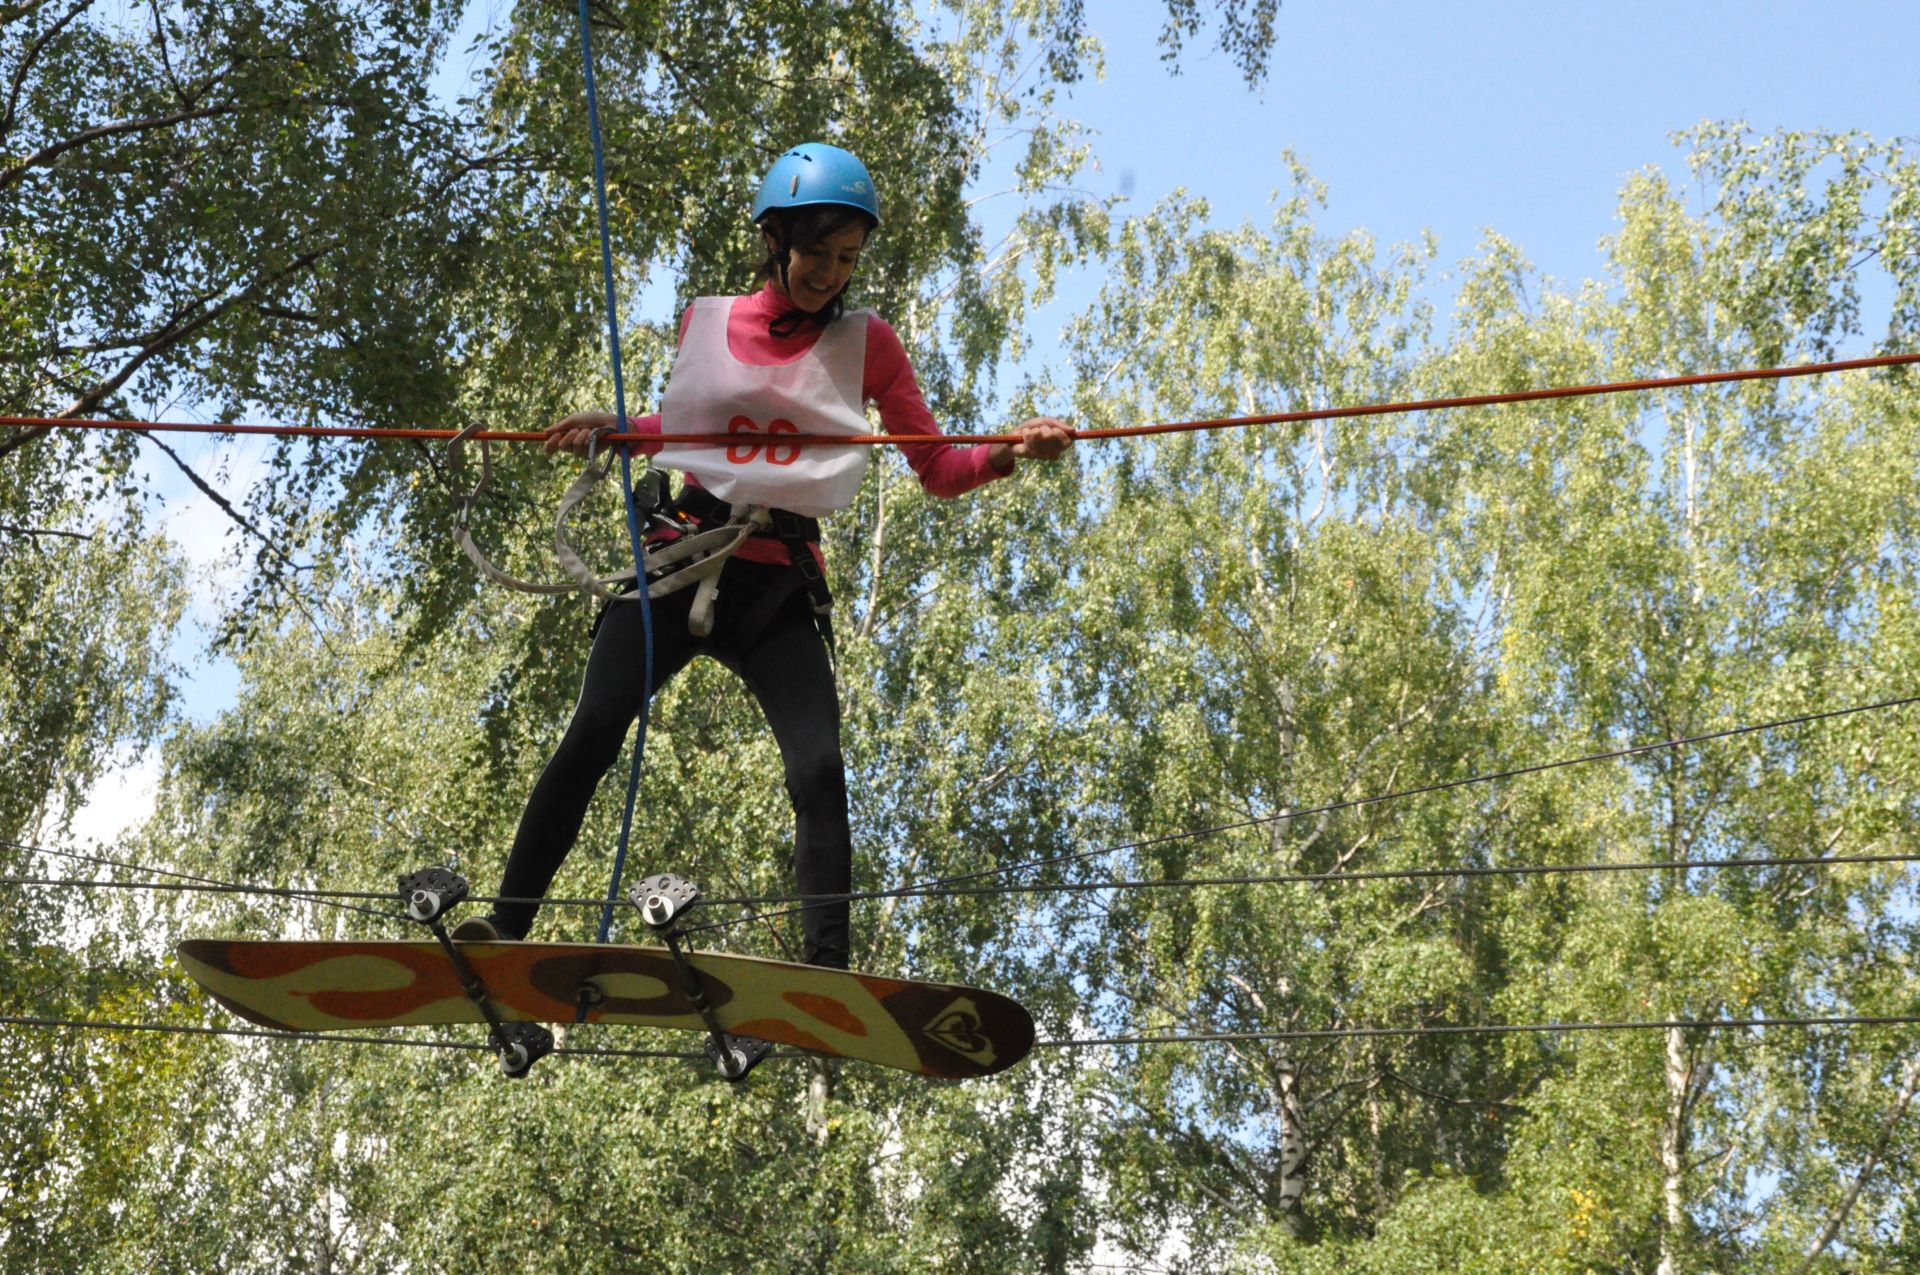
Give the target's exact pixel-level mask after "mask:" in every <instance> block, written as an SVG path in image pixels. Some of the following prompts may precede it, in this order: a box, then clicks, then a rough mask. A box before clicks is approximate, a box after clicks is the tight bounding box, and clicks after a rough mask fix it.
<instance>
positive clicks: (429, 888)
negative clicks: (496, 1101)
mask: <svg viewBox="0 0 1920 1275" xmlns="http://www.w3.org/2000/svg"><path fill="white" fill-rule="evenodd" d="M467 894H468V887H467V881H466V878H465V877H462V876H460V875H459V874H458V873H454V872H449V871H448V870H447V869H445V868H440V867H433V868H422V869H421V870H420V871H418V872H412V873H408V874H407V875H405V876H403V877H401V878H400V899H401V901H402V902H403V903H404V904H405V905H406V916H407V919H408V920H410V921H415V922H417V923H419V924H421V925H424V926H426V927H427V928H428V929H429V930H431V931H432V932H433V937H434V938H436V939H438V940H439V942H440V947H441V950H442V951H444V952H445V953H446V954H447V960H448V961H450V962H451V963H452V965H453V972H454V975H455V977H457V978H458V979H459V980H460V986H461V987H463V988H465V989H466V993H467V996H468V998H469V999H471V1000H472V1001H473V1003H474V1005H475V1006H476V1007H478V1009H479V1010H480V1013H481V1016H482V1017H484V1018H485V1019H486V1020H487V1034H488V1038H489V1039H490V1040H491V1041H492V1043H493V1050H494V1055H495V1057H496V1058H498V1060H499V1062H500V1070H501V1071H502V1072H503V1073H505V1074H506V1076H507V1078H508V1079H509V1080H518V1079H520V1077H522V1076H524V1075H526V1074H527V1073H528V1072H529V1071H531V1070H532V1069H533V1064H535V1063H537V1062H539V1061H540V1060H541V1059H542V1058H544V1057H546V1056H547V1055H548V1054H550V1053H552V1052H553V1045H554V1040H553V1033H552V1032H550V1031H548V1030H547V1029H546V1028H545V1027H542V1026H541V1025H540V1024H539V1023H510V1022H507V1021H506V1020H505V1019H503V1018H501V1016H500V1009H499V1007H498V1006H497V1005H495V1004H494V1000H493V997H492V996H491V995H490V994H489V993H488V991H487V985H486V983H485V982H484V981H482V979H481V977H480V973H479V971H478V970H476V969H474V967H473V963H472V962H471V961H469V960H468V959H467V957H466V954H465V953H464V952H462V951H461V950H460V945H459V944H457V943H455V942H454V941H453V936H452V935H450V934H448V933H447V927H446V923H445V921H444V920H443V919H442V918H444V917H445V916H446V913H447V911H448V909H450V908H452V907H453V906H454V905H456V904H458V903H460V902H461V901H462V900H464V899H465V898H466V897H467Z"/></svg>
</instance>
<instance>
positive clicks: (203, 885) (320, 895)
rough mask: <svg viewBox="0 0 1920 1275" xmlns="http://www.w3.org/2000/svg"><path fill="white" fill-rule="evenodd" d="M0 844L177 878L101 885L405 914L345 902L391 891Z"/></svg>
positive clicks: (385, 915) (386, 916)
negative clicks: (299, 883)
mask: <svg viewBox="0 0 1920 1275" xmlns="http://www.w3.org/2000/svg"><path fill="white" fill-rule="evenodd" d="M0 846H5V847H7V848H8V849H10V850H19V851H21V852H23V853H26V854H44V855H52V856H54V857H56V858H60V859H71V860H74V861H75V862H78V863H93V864H98V865H99V866H101V867H105V868H119V869H120V870H121V871H123V872H144V873H150V874H152V875H154V876H161V877H174V878H177V881H176V882H174V883H167V882H158V881H154V882H139V883H122V882H103V883H102V884H103V885H107V886H115V885H121V884H127V885H138V886H140V887H143V888H147V889H155V890H167V889H172V890H179V891H188V892H197V893H203V894H258V895H270V896H272V897H274V898H281V899H300V900H304V901H306V902H309V903H319V904H322V905H324V906H326V907H332V908H345V909H346V910H347V911H349V912H364V913H366V914H367V915H368V916H377V917H380V918H382V919H383V920H388V921H404V920H406V919H407V918H406V916H405V915H404V914H402V913H399V912H389V911H386V910H384V909H381V908H372V907H365V906H362V905H360V904H357V903H351V902H347V900H350V899H387V900H391V899H392V898H393V897H394V896H393V895H392V894H391V893H387V894H378V893H375V892H374V891H372V890H303V889H298V888H295V887H292V886H264V885H244V884H242V883H240V882H237V881H222V880H220V879H219V878H218V877H203V876H196V875H195V874H193V873H191V872H176V871H174V870H173V869H172V868H156V867H151V866H149V865H146V864H139V863H127V862H125V861H123V860H120V859H109V858H107V857H105V856H104V855H97V854H82V853H80V852H79V851H77V850H56V849H54V848H53V847H52V846H36V845H28V844H27V843H25V842H21V841H5V840H0ZM30 883H31V879H29V878H22V879H21V880H20V881H19V884H22V885H25V884H30Z"/></svg>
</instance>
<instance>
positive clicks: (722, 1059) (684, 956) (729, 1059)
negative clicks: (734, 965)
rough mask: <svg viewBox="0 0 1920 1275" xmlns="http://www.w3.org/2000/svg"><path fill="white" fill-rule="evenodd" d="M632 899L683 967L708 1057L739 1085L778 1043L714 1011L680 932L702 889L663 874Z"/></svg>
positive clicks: (632, 892) (631, 893)
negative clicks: (741, 1031)
mask: <svg viewBox="0 0 1920 1275" xmlns="http://www.w3.org/2000/svg"><path fill="white" fill-rule="evenodd" d="M627 899H628V901H629V902H631V903H632V904H633V906H634V907H636V908H638V909H639V911H640V919H641V920H642V921H645V922H646V924H647V928H648V929H650V930H652V931H653V932H654V933H655V934H658V935H659V936H660V937H661V939H662V940H664V941H665V942H666V945H667V951H668V953H669V954H670V955H672V957H673V964H674V968H676V969H677V970H679V971H680V982H681V986H682V988H683V989H684V990H685V992H686V996H687V1003H688V1004H689V1005H691V1006H693V1009H694V1012H695V1013H697V1014H699V1015H700V1021H701V1022H703V1023H705V1024H706V1025H707V1057H708V1058H709V1059H711V1060H712V1062H713V1065H714V1066H715V1067H716V1068H717V1069H718V1070H719V1072H720V1075H721V1078H722V1079H724V1080H726V1081H727V1082H728V1083H729V1084H735V1085H737V1084H739V1083H740V1082H741V1081H743V1080H745V1079H746V1078H747V1073H748V1072H750V1071H752V1070H753V1069H754V1068H755V1067H756V1066H758V1065H759V1064H760V1063H761V1062H763V1061H764V1060H765V1059H766V1058H767V1056H768V1055H769V1054H771V1053H772V1052H773V1044H772V1042H771V1041H765V1040H759V1039H757V1038H755V1037H752V1036H735V1035H733V1034H732V1033H731V1032H728V1031H727V1030H726V1029H725V1028H723V1027H721V1025H720V1020H719V1018H718V1017H717V1016H716V1015H715V1014H714V1012H713V1002H712V999H711V998H710V997H708V995H707V988H706V984H705V982H704V981H702V979H701V977H700V971H699V970H697V969H695V968H694V967H693V961H692V959H691V958H692V956H693V949H692V948H691V947H690V946H685V937H684V935H683V934H682V933H681V930H680V920H681V918H682V917H684V916H685V915H686V914H687V913H688V912H691V911H692V910H693V908H694V906H695V905H696V904H698V903H699V902H700V887H699V886H697V885H695V884H694V883H693V882H691V881H689V880H687V879H686V878H685V877H681V876H676V875H674V874H673V873H671V872H659V873H655V874H654V875H653V876H650V877H647V878H645V879H644V880H641V881H637V882H635V883H634V885H633V887H632V888H631V889H629V890H628V891H627Z"/></svg>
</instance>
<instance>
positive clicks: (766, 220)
mask: <svg viewBox="0 0 1920 1275" xmlns="http://www.w3.org/2000/svg"><path fill="white" fill-rule="evenodd" d="M875 224H876V223H875V222H874V220H873V218H872V217H870V216H868V215H867V214H866V213H864V212H862V211H860V210H859V209H858V208H854V207H852V206H850V205H847V204H806V205H803V206H802V207H799V208H769V209H768V210H767V211H766V212H765V213H763V214H762V215H761V217H760V226H761V228H762V229H764V230H766V231H767V233H768V234H770V235H772V236H773V243H772V244H771V245H770V246H769V247H768V248H767V255H766V257H765V259H763V260H762V261H761V262H760V264H759V266H758V267H756V269H757V271H758V273H759V275H760V278H762V279H778V280H779V281H780V288H781V290H782V291H784V292H786V293H787V295H788V296H789V297H791V296H792V295H793V294H792V291H791V289H790V288H789V287H788V285H787V261H788V258H789V257H790V255H791V254H792V251H793V249H795V248H807V247H811V246H813V245H814V244H817V243H819V242H820V241H821V240H823V239H826V238H828V237H829V236H832V235H837V234H839V233H840V232H841V231H843V230H845V229H846V228H847V227H848V226H865V227H866V228H867V232H868V233H869V234H871V233H872V232H873V228H874V226H875ZM846 295H847V294H846V290H845V289H842V290H841V291H840V294H839V295H838V296H836V297H834V299H833V300H831V301H829V302H827V303H826V304H825V305H823V306H821V307H820V308H819V309H818V310H802V309H801V308H800V307H799V306H793V307H791V308H790V309H788V310H787V311H786V312H785V313H784V314H781V315H779V316H777V317H776V318H774V319H772V320H770V321H769V322H768V323H767V331H768V332H769V333H771V334H772V335H774V336H792V335H793V334H794V333H796V332H798V331H800V330H801V329H802V328H804V327H807V326H808V325H812V326H813V327H816V328H824V327H826V326H827V325H828V324H829V323H832V322H833V321H834V320H835V319H837V318H839V317H840V316H841V315H842V314H844V313H846V309H847V306H846Z"/></svg>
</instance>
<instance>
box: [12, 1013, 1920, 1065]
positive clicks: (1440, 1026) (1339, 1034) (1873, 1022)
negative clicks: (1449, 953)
mask: <svg viewBox="0 0 1920 1275" xmlns="http://www.w3.org/2000/svg"><path fill="white" fill-rule="evenodd" d="M0 1026H6V1027H38V1028H48V1029H56V1028H57V1029H68V1030H81V1031H120V1032H159V1033H165V1034H171V1035H189V1036H232V1037H242V1038H247V1039H258V1040H274V1041H288V1042H295V1041H297V1042H300V1043H303V1044H328V1045H391V1046H399V1047H403V1048H411V1049H454V1050H461V1051H464V1052H487V1053H491V1052H493V1048H494V1047H493V1046H492V1045H491V1044H488V1043H484V1042H480V1041H460V1040H444V1039H439V1038H424V1039H423V1038H419V1037H412V1036H360V1035H334V1034H323V1033H319V1032H282V1031H270V1030H267V1029H264V1028H246V1027H206V1026H199V1025H192V1024H185V1023H130V1022H114V1021H106V1020H101V1019H86V1018H50V1017H49V1018H42V1017H32V1016H26V1015H0ZM1912 1026H1920V1014H1884V1015H1872V1014H1832V1015H1823V1016H1817V1017H1789V1018H1657V1019H1619V1020H1613V1021H1600V1022H1589V1021H1569V1022H1543V1023H1426V1024H1421V1025H1419V1026H1413V1027H1322V1028H1312V1027H1302V1028H1292V1029H1285V1030H1278V1031H1243V1032H1173V1033H1154V1034H1146V1033H1143V1034H1140V1035H1134V1036H1069V1037H1056V1038H1054V1039H1051V1040H1036V1041H1034V1042H1033V1047H1034V1048H1035V1049H1087V1048H1094V1047H1099V1046H1113V1047H1128V1046H1156V1045H1206V1044H1219V1043H1225V1042H1230V1041H1283V1040H1375V1039H1380V1038H1383V1037H1409V1038H1412V1037H1423V1036H1511V1035H1555V1034H1561V1033H1592V1032H1629V1031H1672V1030H1676V1029H1677V1030H1700V1031H1744V1030H1757V1029H1767V1028H1775V1027H1786V1028H1795V1029H1813V1028H1823V1027H1912ZM553 1052H554V1053H555V1054H556V1055H559V1056H562V1057H564V1056H568V1055H572V1056H576V1057H604V1058H684V1059H689V1060H700V1059H704V1058H705V1055H704V1054H696V1053H692V1052H682V1051H675V1050H658V1049H614V1048H607V1047H600V1046H568V1047H567V1048H565V1049H556V1050H554V1051H553ZM775 1056H776V1057H795V1058H797V1057H803V1056H805V1055H804V1052H803V1051H798V1050H795V1051H781V1052H780V1053H779V1054H776V1055H775Z"/></svg>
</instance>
